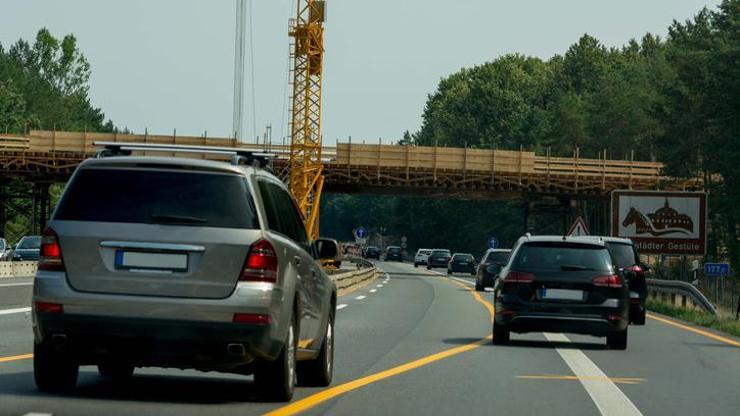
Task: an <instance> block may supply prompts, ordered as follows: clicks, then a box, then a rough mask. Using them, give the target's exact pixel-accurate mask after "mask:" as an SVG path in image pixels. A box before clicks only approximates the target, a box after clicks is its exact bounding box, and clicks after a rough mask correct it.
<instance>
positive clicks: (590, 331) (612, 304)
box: [493, 236, 634, 350]
mask: <svg viewBox="0 0 740 416" xmlns="http://www.w3.org/2000/svg"><path fill="white" fill-rule="evenodd" d="M628 275H634V272H633V271H630V270H624V271H622V272H621V273H620V271H619V270H618V269H617V267H616V266H615V265H614V261H613V259H612V256H611V254H610V252H609V250H608V248H607V246H606V243H605V242H604V241H603V240H598V239H593V238H588V237H585V238H584V237H563V236H534V237H533V236H525V237H522V238H521V239H520V241H519V242H518V244H517V245H516V248H515V250H514V252H513V254H512V258H511V261H510V262H509V263H508V264H507V265H506V266H505V267H504V269H503V270H502V271H501V273H500V277H499V279H498V280H497V281H496V285H495V287H494V292H495V293H494V302H495V311H496V312H495V317H494V323H493V343H494V344H505V343H508V342H509V339H510V333H511V332H516V333H525V332H566V333H576V334H587V335H594V336H600V337H606V343H607V345H608V346H609V347H610V348H612V349H618V350H624V349H626V348H627V328H628V322H629V290H628V288H627V284H626V282H627V281H628V280H629V277H632V276H628Z"/></svg>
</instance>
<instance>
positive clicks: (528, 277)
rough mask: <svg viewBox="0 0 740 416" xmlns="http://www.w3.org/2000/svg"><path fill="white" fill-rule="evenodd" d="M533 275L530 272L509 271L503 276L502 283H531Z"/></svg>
mask: <svg viewBox="0 0 740 416" xmlns="http://www.w3.org/2000/svg"><path fill="white" fill-rule="evenodd" d="M532 282H534V275H533V274H532V273H522V272H509V274H507V275H506V277H505V278H504V283H532Z"/></svg>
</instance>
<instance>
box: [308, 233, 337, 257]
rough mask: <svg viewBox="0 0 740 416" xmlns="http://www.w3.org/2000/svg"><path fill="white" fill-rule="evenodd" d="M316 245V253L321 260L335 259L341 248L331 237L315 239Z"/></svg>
mask: <svg viewBox="0 0 740 416" xmlns="http://www.w3.org/2000/svg"><path fill="white" fill-rule="evenodd" d="M314 246H315V247H316V254H317V255H318V256H319V259H321V260H333V259H335V258H336V257H337V253H339V248H338V245H337V242H336V241H335V240H332V239H329V238H319V239H318V240H316V241H314Z"/></svg>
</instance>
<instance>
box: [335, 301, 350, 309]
mask: <svg viewBox="0 0 740 416" xmlns="http://www.w3.org/2000/svg"><path fill="white" fill-rule="evenodd" d="M347 306H349V305H347V304H346V303H342V304H339V305H337V310H340V309H344V308H346V307H347Z"/></svg>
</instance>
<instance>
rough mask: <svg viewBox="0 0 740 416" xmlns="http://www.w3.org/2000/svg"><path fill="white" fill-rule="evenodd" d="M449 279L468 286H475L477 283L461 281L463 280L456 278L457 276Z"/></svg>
mask: <svg viewBox="0 0 740 416" xmlns="http://www.w3.org/2000/svg"><path fill="white" fill-rule="evenodd" d="M449 278H450V279H453V280H457V281H458V282H460V283H465V284H466V285H468V286H475V283H473V282H471V281H469V280H465V279H461V278H459V277H455V276H449Z"/></svg>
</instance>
